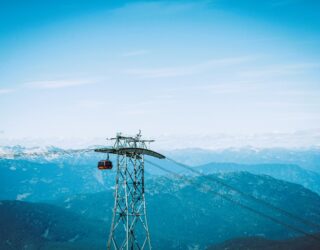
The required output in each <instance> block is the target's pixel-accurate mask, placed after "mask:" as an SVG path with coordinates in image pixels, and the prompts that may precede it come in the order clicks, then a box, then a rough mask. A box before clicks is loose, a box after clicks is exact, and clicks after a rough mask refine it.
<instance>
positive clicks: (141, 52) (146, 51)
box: [121, 49, 150, 57]
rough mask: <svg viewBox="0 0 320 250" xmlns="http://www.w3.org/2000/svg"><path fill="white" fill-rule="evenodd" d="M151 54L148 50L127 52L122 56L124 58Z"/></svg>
mask: <svg viewBox="0 0 320 250" xmlns="http://www.w3.org/2000/svg"><path fill="white" fill-rule="evenodd" d="M149 53H150V51H148V50H145V49H140V50H133V51H129V52H125V53H123V54H122V55H121V56H123V57H132V56H142V55H146V54H149Z"/></svg>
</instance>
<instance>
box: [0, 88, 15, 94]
mask: <svg viewBox="0 0 320 250" xmlns="http://www.w3.org/2000/svg"><path fill="white" fill-rule="evenodd" d="M13 91H14V89H0V95H4V94H8V93H11V92H13Z"/></svg>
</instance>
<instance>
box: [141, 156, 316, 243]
mask: <svg viewBox="0 0 320 250" xmlns="http://www.w3.org/2000/svg"><path fill="white" fill-rule="evenodd" d="M145 162H148V163H149V164H150V165H153V166H154V167H156V168H158V169H161V170H162V171H164V172H166V173H169V174H171V175H174V176H176V177H178V178H179V179H182V180H185V181H187V182H188V183H190V184H192V185H194V184H196V183H195V182H194V181H192V180H189V179H187V178H186V177H185V176H183V175H181V174H178V173H175V172H174V171H171V170H168V169H166V168H164V167H162V166H160V165H158V164H156V163H154V162H151V161H149V160H145ZM211 181H212V180H211ZM209 192H211V193H213V194H215V195H217V196H219V197H221V198H222V199H224V200H227V201H229V202H231V203H233V204H235V205H237V206H239V207H241V208H243V209H246V210H248V211H250V212H252V213H254V214H256V215H259V216H260V217H263V218H265V219H268V220H270V221H272V222H274V223H276V224H279V225H282V226H283V227H286V228H287V229H290V230H291V231H294V232H296V233H299V234H303V235H305V236H307V237H309V238H311V239H313V240H317V241H319V242H320V237H318V236H316V235H313V234H310V233H308V232H306V231H304V230H302V229H300V228H297V227H295V226H292V225H290V224H288V223H285V222H283V221H281V220H279V219H277V218H274V217H272V216H270V215H267V214H265V213H263V212H261V211H259V210H257V209H254V208H252V207H250V206H247V205H245V204H243V203H241V202H240V201H237V200H234V199H232V198H230V197H229V196H227V195H224V194H221V193H219V192H217V191H214V190H209Z"/></svg>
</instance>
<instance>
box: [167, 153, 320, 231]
mask: <svg viewBox="0 0 320 250" xmlns="http://www.w3.org/2000/svg"><path fill="white" fill-rule="evenodd" d="M166 159H168V160H169V161H171V162H173V163H175V164H176V165H179V166H180V167H182V168H184V169H187V170H189V171H190V172H193V173H195V174H197V175H199V176H201V177H203V178H205V179H207V180H210V181H214V182H216V183H218V184H220V185H221V186H224V187H227V188H229V189H231V190H233V191H235V192H237V193H238V194H240V195H242V196H244V197H246V198H248V199H251V200H253V201H255V202H257V203H260V204H262V205H264V206H266V207H268V208H270V209H273V210H276V211H278V212H280V213H282V214H284V215H286V216H287V217H290V218H292V219H295V220H296V221H299V222H300V223H303V224H305V225H308V226H311V227H313V228H315V227H316V228H317V229H320V225H319V224H317V223H314V222H312V221H309V220H306V219H304V218H301V217H299V216H297V215H295V214H293V213H291V212H288V211H286V210H284V209H283V208H280V207H277V206H275V205H273V204H271V203H270V202H267V201H265V200H262V199H259V198H258V197H256V196H254V195H252V194H248V193H245V192H243V191H242V190H240V189H238V188H236V187H234V186H231V185H230V184H228V183H225V182H224V181H223V180H222V179H221V178H218V177H216V176H212V175H205V174H203V173H201V172H200V171H198V170H196V169H194V168H193V167H191V166H188V165H186V164H183V163H180V162H177V161H175V160H173V159H170V158H166Z"/></svg>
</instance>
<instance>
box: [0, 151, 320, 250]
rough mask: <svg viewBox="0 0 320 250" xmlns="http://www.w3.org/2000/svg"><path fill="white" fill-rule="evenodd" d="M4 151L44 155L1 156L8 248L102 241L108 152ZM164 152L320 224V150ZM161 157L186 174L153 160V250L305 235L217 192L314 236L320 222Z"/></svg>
mask: <svg viewBox="0 0 320 250" xmlns="http://www.w3.org/2000/svg"><path fill="white" fill-rule="evenodd" d="M0 150H1V152H2V154H3V153H7V154H8V153H9V154H11V155H13V154H21V153H26V152H29V153H30V152H37V155H31V156H23V157H22V158H17V159H1V160H0V189H1V193H0V200H2V201H1V203H0V210H1V213H0V222H1V223H0V224H1V225H2V226H1V229H0V230H1V239H0V242H1V244H0V247H1V249H21V248H25V249H103V248H104V247H105V244H106V239H107V235H108V231H109V226H110V219H111V215H112V207H113V187H114V178H115V172H114V170H112V171H106V172H101V171H98V170H97V168H96V164H97V161H98V160H99V159H103V158H104V157H105V156H104V155H101V154H97V153H93V152H85V153H80V152H73V153H71V154H62V153H63V152H65V151H64V150H62V149H59V148H55V147H49V148H42V149H39V148H33V149H27V148H24V147H21V146H16V147H1V148H0ZM166 155H169V157H171V158H173V159H176V160H178V161H181V162H184V163H187V164H189V165H193V166H194V169H196V170H198V171H200V172H201V173H202V174H204V175H208V176H212V177H214V178H219V179H221V180H223V181H224V182H225V183H228V184H229V185H232V186H233V187H236V188H238V189H240V190H241V191H243V192H245V193H248V194H251V195H254V196H255V197H258V198H259V199H261V200H265V201H267V202H270V203H271V204H273V205H275V206H277V207H279V208H281V209H284V210H286V211H289V212H291V213H293V214H295V215H297V216H299V217H302V218H304V219H306V220H308V221H312V222H314V223H315V224H319V225H320V210H319V209H320V196H319V191H320V188H319V180H320V177H319V173H318V172H317V166H319V165H318V164H317V163H318V162H319V155H320V154H319V152H318V150H317V149H316V148H312V149H303V150H288V149H264V150H259V151H257V150H254V149H247V148H246V149H238V150H230V149H229V150H224V151H209V150H201V149H195V150H194V149H185V150H177V151H171V152H167V153H166ZM9 158H10V157H9ZM277 161H278V162H277ZM154 162H155V163H157V164H160V165H161V166H163V167H165V168H167V169H170V170H171V171H174V172H176V173H180V174H182V175H184V176H186V178H188V180H189V181H186V180H183V179H179V178H178V179H177V178H176V177H175V176H170V175H168V174H167V173H165V172H163V171H161V170H159V169H157V168H155V167H154V166H152V165H150V164H148V163H146V192H147V196H146V200H147V211H148V218H149V227H150V231H151V235H152V244H153V247H154V248H155V249H206V248H208V247H213V246H215V245H216V244H223V243H222V242H224V241H225V240H232V239H235V238H237V239H239V238H241V240H239V241H236V242H241V244H244V246H246V244H247V245H248V246H251V247H252V248H248V249H255V248H254V246H256V243H258V245H259V244H260V243H261V242H262V243H261V244H262V245H263V244H265V243H266V242H269V241H268V240H269V239H270V240H271V239H273V240H280V241H281V242H282V241H284V242H285V243H283V242H282V243H281V244H280V243H279V244H280V248H274V249H281V247H283V248H282V249H285V248H284V246H288V244H293V243H291V242H294V241H290V242H289V243H287V242H286V240H287V239H291V238H294V237H299V236H301V235H299V234H298V233H296V232H292V231H290V230H289V229H288V228H285V227H283V226H281V225H278V224H276V223H273V222H272V221H270V220H268V219H266V218H261V217H259V216H258V215H256V214H254V213H252V212H250V211H247V210H244V209H242V208H241V207H237V206H236V205H235V204H232V203H230V202H228V201H226V200H224V199H222V198H221V197H219V196H217V195H216V193H215V192H218V193H220V194H223V195H227V196H228V197H230V198H232V199H234V200H235V201H239V202H241V203H243V204H244V205H248V206H250V207H252V208H254V209H257V210H259V211H261V212H263V213H266V214H269V215H272V216H274V217H275V218H277V219H279V220H281V221H283V222H285V223H289V224H290V225H292V226H294V227H298V228H301V229H302V230H305V231H306V232H308V233H311V234H313V233H317V232H319V231H320V227H319V228H318V227H316V226H315V227H312V226H310V225H309V226H308V225H305V224H303V223H301V222H299V221H294V220H292V218H288V217H287V216H284V215H283V214H281V213H279V212H277V211H274V210H272V209H270V208H268V207H265V206H261V204H259V203H256V202H253V201H251V200H250V199H247V198H245V197H242V196H241V194H239V193H237V192H234V191H232V190H229V189H228V188H226V187H223V186H221V185H219V184H218V183H213V182H211V181H208V180H207V179H205V178H203V177H201V176H196V175H195V174H194V173H191V172H188V171H187V170H186V169H183V168H181V167H179V166H177V165H174V164H173V163H172V162H169V161H154ZM300 163H301V164H300ZM160 218H161V219H160ZM8 225H10V226H8ZM243 237H245V238H243ZM246 237H249V238H248V240H247V239H246ZM252 237H253V238H252ZM261 237H262V238H261ZM307 239H308V238H307ZM304 241H307V240H306V239H304ZM259 242H260V243H259ZM276 243H278V242H276ZM307 243H308V244H309V243H310V241H307ZM226 244H227V245H217V247H221V246H223V247H224V246H226V247H230V246H234V242H233V241H229V242H227V243H226ZM228 244H229V245H228ZM237 244H238V243H237ZM279 244H278V245H279ZM312 244H313V245H314V244H317V243H314V242H313V243H312ZM278 245H277V244H275V246H277V247H278ZM295 245H296V244H295ZM260 246H261V245H260ZM302 246H306V245H302ZM302 246H301V247H302ZM316 246H317V245H316ZM213 249H216V248H213ZM217 249H223V248H217ZM230 249H232V247H231V248H230ZM234 249H236V248H234ZM297 249H298V248H297ZM301 249H303V248H301Z"/></svg>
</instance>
